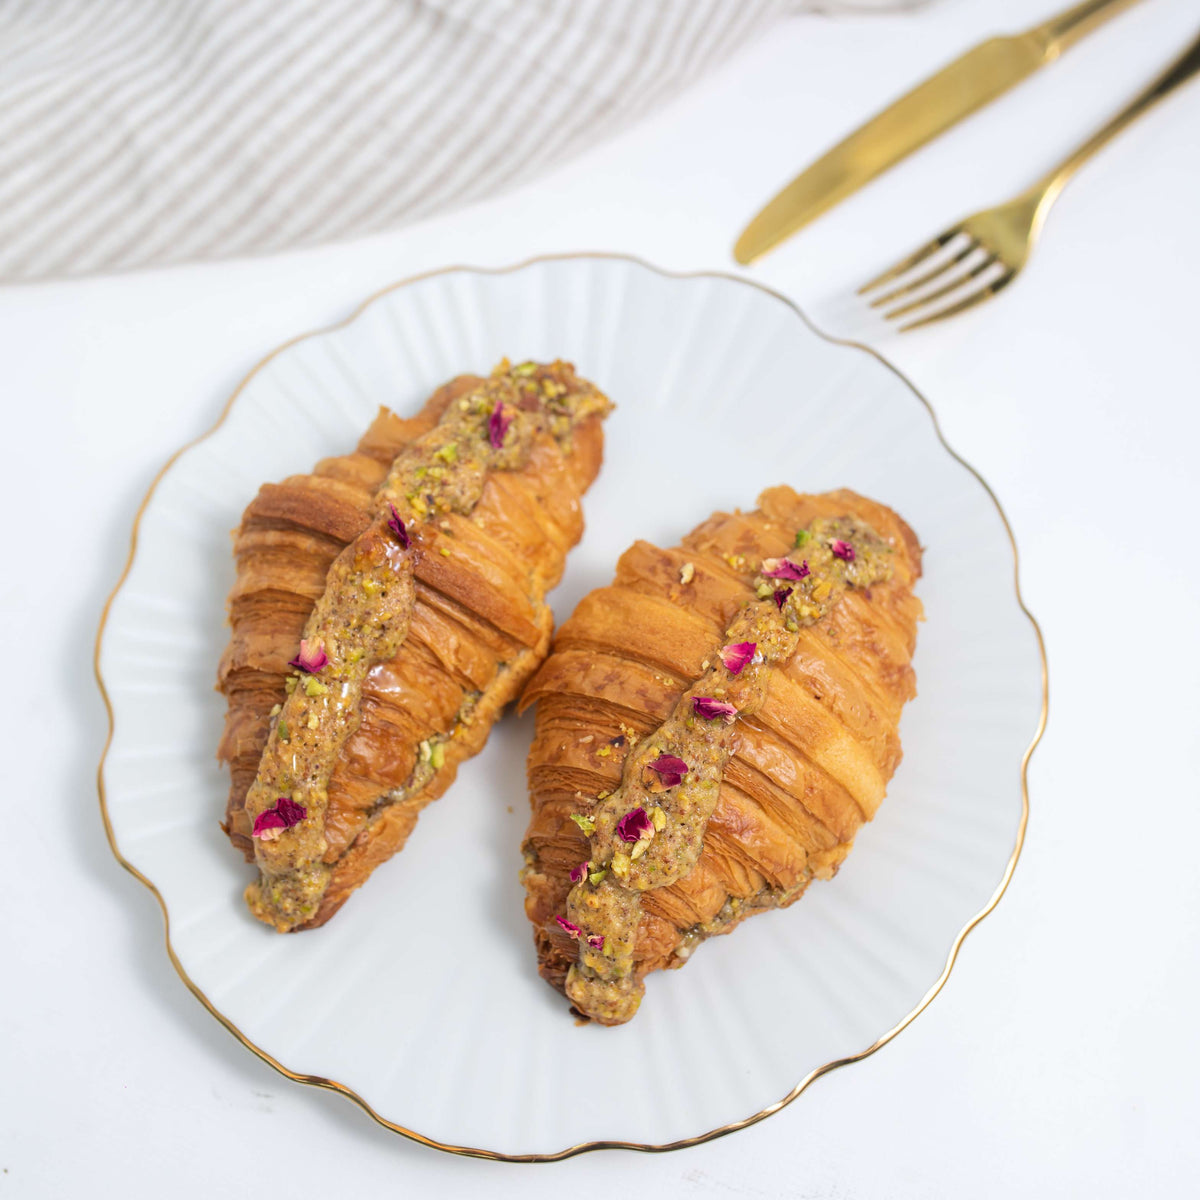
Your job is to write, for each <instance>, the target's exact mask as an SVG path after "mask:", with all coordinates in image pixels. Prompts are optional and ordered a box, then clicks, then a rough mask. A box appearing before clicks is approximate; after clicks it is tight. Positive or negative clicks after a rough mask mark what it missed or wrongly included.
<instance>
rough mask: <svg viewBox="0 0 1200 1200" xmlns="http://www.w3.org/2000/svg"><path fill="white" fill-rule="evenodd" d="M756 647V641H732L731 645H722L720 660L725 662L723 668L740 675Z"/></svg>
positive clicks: (731, 673) (732, 673)
mask: <svg viewBox="0 0 1200 1200" xmlns="http://www.w3.org/2000/svg"><path fill="white" fill-rule="evenodd" d="M757 649H758V643H757V642H734V643H733V645H732V646H724V647H722V649H721V661H722V662H723V663H724V664H725V670H727V671H728V672H729V673H730V675H740V674H741V673H742V670H743V669H744V668H745V666H746V664H747V663H748V662H749V661H750V660H751V659H752V658H753V657H754V652H755V651H756V650H757Z"/></svg>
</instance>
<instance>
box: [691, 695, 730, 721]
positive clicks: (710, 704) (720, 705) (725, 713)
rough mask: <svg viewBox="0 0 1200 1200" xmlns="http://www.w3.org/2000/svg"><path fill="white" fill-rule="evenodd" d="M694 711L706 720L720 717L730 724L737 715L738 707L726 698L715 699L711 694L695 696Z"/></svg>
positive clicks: (693, 700) (693, 701) (693, 699)
mask: <svg viewBox="0 0 1200 1200" xmlns="http://www.w3.org/2000/svg"><path fill="white" fill-rule="evenodd" d="M692 711H693V712H694V713H695V714H696V716H698V717H703V718H704V719H705V720H706V721H715V720H717V719H718V718H720V719H721V720H722V721H724V722H725V724H726V725H728V724H730V723H731V722H732V721H733V719H734V717H736V716H737V709H736V708H734V706H733V705H732V704H729V703H727V702H726V701H724V700H714V699H713V698H712V697H711V696H694V697H693V698H692Z"/></svg>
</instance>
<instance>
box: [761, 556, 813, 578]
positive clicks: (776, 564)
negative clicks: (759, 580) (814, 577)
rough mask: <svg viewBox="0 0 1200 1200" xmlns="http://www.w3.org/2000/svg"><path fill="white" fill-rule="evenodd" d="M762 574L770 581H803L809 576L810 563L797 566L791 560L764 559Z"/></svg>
mask: <svg viewBox="0 0 1200 1200" xmlns="http://www.w3.org/2000/svg"><path fill="white" fill-rule="evenodd" d="M762 573H763V574H764V575H765V576H766V577H767V578H768V579H803V578H804V577H805V576H806V575H807V574H808V562H807V561H805V562H802V563H801V564H800V565H799V566H797V565H796V564H795V563H794V562H792V560H791V559H790V558H764V559H763V565H762Z"/></svg>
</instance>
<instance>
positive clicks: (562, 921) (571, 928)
mask: <svg viewBox="0 0 1200 1200" xmlns="http://www.w3.org/2000/svg"><path fill="white" fill-rule="evenodd" d="M554 919H555V920H556V921H557V922H558V923H559V925H561V926H562V928H563V929H565V930H566V931H567V933H569V934H570V935H571V936H572V937H573V938H577V939H578V938H580V937H582V936H583V930H582V929H580V928H579V926H578V925H572V924H571V922H570V921H568V920H567V918H566V917H555V918H554Z"/></svg>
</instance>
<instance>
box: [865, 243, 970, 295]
mask: <svg viewBox="0 0 1200 1200" xmlns="http://www.w3.org/2000/svg"><path fill="white" fill-rule="evenodd" d="M978 249H979V243H978V242H976V241H973V240H972V241H968V242H967V244H966V245H965V246H964V247H963V248H962V249H961V250H960V251H959V252H958V253H957V254H956V255H954V257H953V258H950V259H948V260H947V261H946V262H944V263H941V264H940V265H938V266H936V267H934V268H933V270H932V271H926V272H925V274H924V275H918V276H917V278H916V279H914V280H913V281H912V283H905V284H902V285H901V286H900V287H898V288H892V289H891V291H888V292H884V293H883V295H882V296H876V297H875V299H874V300H871V301H870V302H869V306H870V307H871V308H882V307H883V306H884V305H885V304H890V303H891V302H892V301H893V300H896V299H898V298H899V297H901V296H904V295H907V294H908V293H909V292H915V291H916V290H917V288H922V287H924V286H925V285H926V284H927V283H932V282H933V281H934V280H935V279H937V277H938V276H939V275H943V274H945V272H947V271H949V270H950V269H951V267H957V266H958V264H959V263H960V262H962V260H963V259H964V258H966V257H967V256H968V255H969V254H970V253H971V251H973V250H978Z"/></svg>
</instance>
